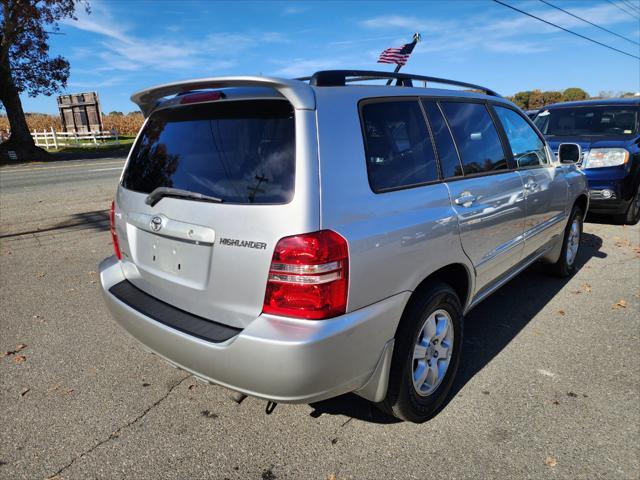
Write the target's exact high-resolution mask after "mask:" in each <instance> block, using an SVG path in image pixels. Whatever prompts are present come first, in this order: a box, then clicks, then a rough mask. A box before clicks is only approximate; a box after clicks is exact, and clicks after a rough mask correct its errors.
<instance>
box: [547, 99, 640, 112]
mask: <svg viewBox="0 0 640 480" xmlns="http://www.w3.org/2000/svg"><path fill="white" fill-rule="evenodd" d="M596 105H602V106H613V105H617V106H621V107H623V106H634V105H635V106H640V97H635V98H598V99H594V100H580V101H577V102H561V103H554V104H551V105H547V106H546V107H544V109H545V110H547V109H552V108H564V107H589V106H596Z"/></svg>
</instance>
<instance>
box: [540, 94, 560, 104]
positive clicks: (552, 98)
mask: <svg viewBox="0 0 640 480" xmlns="http://www.w3.org/2000/svg"><path fill="white" fill-rule="evenodd" d="M542 101H543V102H544V105H545V106H546V105H551V104H552V103H558V102H561V101H562V92H557V91H554V90H552V91H549V92H542Z"/></svg>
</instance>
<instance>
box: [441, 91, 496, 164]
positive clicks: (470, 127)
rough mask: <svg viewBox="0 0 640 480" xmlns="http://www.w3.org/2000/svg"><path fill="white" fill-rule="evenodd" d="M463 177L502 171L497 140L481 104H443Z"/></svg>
mask: <svg viewBox="0 0 640 480" xmlns="http://www.w3.org/2000/svg"><path fill="white" fill-rule="evenodd" d="M442 110H443V111H444V114H445V116H446V117H447V120H448V122H449V126H450V127H451V130H452V132H453V137H454V139H455V141H456V144H457V145H458V151H459V152H460V157H461V160H462V169H463V171H464V174H465V175H470V174H473V173H483V172H492V171H495V170H506V169H507V168H508V166H507V159H506V158H505V155H504V152H503V150H502V144H501V143H500V137H499V136H498V132H497V131H496V127H495V125H494V124H493V120H492V119H491V116H490V115H489V112H488V111H487V108H486V107H485V106H484V104H481V103H464V102H443V103H442Z"/></svg>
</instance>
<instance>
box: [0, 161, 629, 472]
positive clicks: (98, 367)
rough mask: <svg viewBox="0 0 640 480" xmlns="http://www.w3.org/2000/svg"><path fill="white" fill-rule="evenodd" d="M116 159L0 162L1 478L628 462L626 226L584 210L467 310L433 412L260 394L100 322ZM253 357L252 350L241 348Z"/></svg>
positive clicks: (578, 468) (584, 467) (545, 468)
mask: <svg viewBox="0 0 640 480" xmlns="http://www.w3.org/2000/svg"><path fill="white" fill-rule="evenodd" d="M122 163H123V160H122V159H117V158H116V159H96V160H91V161H85V162H83V161H69V162H55V163H50V164H46V165H29V166H10V167H3V168H0V307H1V308H0V425H2V435H0V478H25V479H34V478H35V479H37V478H50V477H55V478H64V479H85V478H105V479H112V478H143V479H147V478H148V479H159V478H163V479H164V478H167V479H169V478H171V479H172V478H176V479H177V478H212V479H225V478H230V479H236V478H237V479H268V480H274V479H298V478H300V479H332V480H336V479H360V478H365V479H369V478H376V479H387V478H389V479H392V478H399V479H412V478H415V479H426V478H460V479H462V478H474V479H481V478H536V479H544V478H552V479H564V478H566V479H595V478H611V479H618V478H622V479H627V478H628V479H636V478H639V477H640V452H639V448H640V447H639V445H640V353H639V352H640V349H639V346H640V341H639V336H640V315H639V313H638V312H639V306H640V227H639V226H634V227H624V226H618V225H609V224H607V223H604V222H603V221H602V219H592V220H591V221H589V222H588V223H586V224H585V233H584V236H583V243H582V249H581V254H580V258H579V265H580V269H579V271H578V273H577V274H576V275H575V276H574V277H573V278H571V279H569V280H565V279H557V278H551V277H548V276H546V275H544V273H543V272H542V271H541V269H540V268H539V267H538V266H534V267H532V268H530V269H528V270H527V271H526V272H524V273H523V274H522V275H520V276H519V277H517V278H516V279H515V280H514V281H513V282H511V283H510V284H508V285H507V286H505V287H503V288H502V289H501V290H499V291H498V292H497V293H496V294H494V295H493V296H492V297H490V298H489V299H488V300H486V301H485V302H483V303H482V304H481V305H480V306H478V307H477V308H476V309H475V310H474V311H472V312H471V313H470V314H469V315H468V316H467V319H466V327H465V328H466V331H465V343H464V351H463V363H462V366H461V370H460V371H459V375H458V380H457V383H456V384H455V387H454V389H453V392H452V395H451V397H450V399H449V401H448V402H447V404H446V406H445V407H444V408H443V410H442V411H441V412H440V413H439V414H438V415H437V416H436V417H435V418H433V419H432V420H430V421H429V422H426V423H424V424H421V425H414V424H409V423H400V422H396V421H395V420H394V419H392V418H390V417H387V416H384V415H383V414H381V413H379V412H378V411H377V410H376V409H375V408H373V407H372V406H371V405H370V404H368V403H367V402H366V401H364V400H362V399H360V398H359V397H357V396H355V395H346V396H343V397H339V398H337V399H333V400H330V401H325V402H321V403H317V404H313V405H278V407H277V408H276V409H275V411H274V412H273V413H272V414H271V415H266V414H265V412H264V410H265V406H266V402H264V401H261V400H257V399H253V398H248V399H246V400H245V401H244V402H243V403H242V404H240V405H237V404H236V403H234V402H233V401H232V400H231V399H230V396H229V391H227V390H225V389H223V388H221V387H217V386H211V385H206V384H204V383H201V382H198V381H196V380H195V379H194V378H193V377H191V376H189V375H187V374H186V373H184V372H182V371H179V370H175V369H172V368H169V367H168V366H167V364H165V363H163V362H162V361H161V360H160V359H158V358H157V357H154V356H152V355H149V354H147V353H145V351H144V350H143V349H142V347H141V346H140V345H139V344H137V343H136V342H135V341H134V340H132V339H130V338H129V337H128V336H126V335H125V333H124V332H123V331H122V330H121V329H119V328H118V327H117V326H116V324H115V323H114V322H113V320H112V319H111V318H110V316H109V314H108V312H107V311H106V308H105V307H104V305H103V302H102V298H101V295H100V292H99V282H98V276H97V273H96V270H97V265H98V263H99V262H100V261H101V260H102V259H103V258H104V257H106V256H109V255H111V253H112V247H111V240H110V235H109V231H108V220H107V211H106V209H107V208H108V206H109V203H110V200H111V197H112V195H113V192H114V190H115V185H116V183H117V180H118V176H119V172H120V169H121V167H122ZM255 361H256V362H259V361H260V352H255Z"/></svg>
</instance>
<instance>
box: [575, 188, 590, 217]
mask: <svg viewBox="0 0 640 480" xmlns="http://www.w3.org/2000/svg"><path fill="white" fill-rule="evenodd" d="M573 206H574V207H580V209H582V213H583V214H584V215H586V213H587V208H588V206H589V198H588V197H587V194H586V193H581V194H580V195H578V197H577V198H576V199H575V201H574V202H573Z"/></svg>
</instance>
